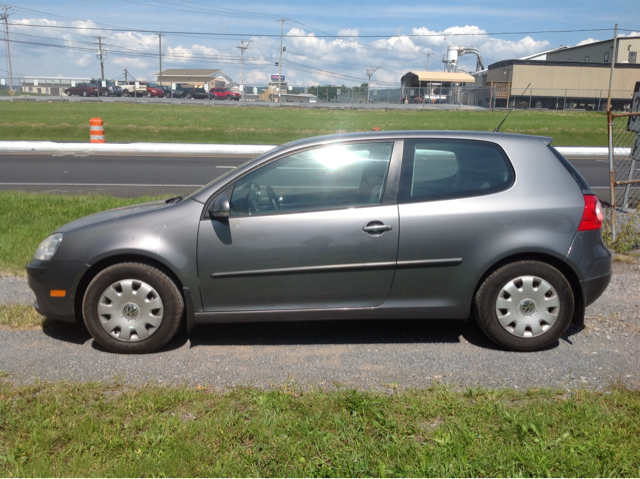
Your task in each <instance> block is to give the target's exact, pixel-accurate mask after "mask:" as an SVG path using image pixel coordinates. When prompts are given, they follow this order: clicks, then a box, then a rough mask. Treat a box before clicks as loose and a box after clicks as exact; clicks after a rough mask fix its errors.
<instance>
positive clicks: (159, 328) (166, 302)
mask: <svg viewBox="0 0 640 479" xmlns="http://www.w3.org/2000/svg"><path fill="white" fill-rule="evenodd" d="M126 282H129V283H130V284H131V285H134V286H133V288H132V292H133V295H134V296H135V294H136V293H137V291H144V289H143V287H144V288H146V287H150V288H151V292H150V293H149V294H148V295H147V296H145V297H139V298H138V297H136V298H135V299H133V300H132V299H131V297H132V296H131V295H129V296H127V294H126V291H125V290H124V289H121V296H122V298H117V297H115V296H113V295H112V294H111V293H112V292H114V291H117V289H114V288H113V286H114V285H116V284H119V283H122V284H125V283H126ZM136 284H137V285H138V288H140V289H138V290H135V285H136ZM140 285H142V286H143V287H141V286H140ZM134 290H135V291H134ZM123 292H124V293H125V294H123ZM109 295H111V296H112V297H114V301H111V300H110V299H109V298H108V297H107V296H109ZM149 299H150V300H151V301H149ZM158 299H159V302H160V303H159V304H160V307H159V308H158V309H153V310H151V309H150V308H148V309H149V310H150V311H151V313H148V314H146V316H147V317H153V318H156V321H157V318H158V317H160V319H159V321H157V325H155V327H154V326H151V325H150V324H148V323H147V322H146V321H145V319H144V318H143V316H145V314H144V308H143V307H138V303H143V302H148V303H150V304H152V303H156V304H157V302H158ZM132 303H133V304H134V308H133V309H134V314H135V315H137V317H134V318H132V319H127V317H126V316H125V314H126V312H127V311H126V309H125V308H127V307H129V306H130V305H131V304H132ZM99 307H100V308H103V309H102V311H104V308H105V307H107V308H110V307H114V309H113V312H114V313H116V314H115V315H114V316H113V319H114V320H117V321H114V322H119V323H126V324H131V325H132V326H130V327H129V328H130V329H129V330H128V334H130V338H129V339H127V338H123V339H120V338H119V337H118V336H120V335H121V334H122V330H121V328H120V326H117V325H115V326H111V325H109V324H106V323H107V322H108V321H109V320H110V319H111V318H112V315H111V314H104V313H102V314H101V313H99V309H98V308H99ZM116 308H117V309H116ZM129 310H131V308H130V307H129ZM183 311H184V301H183V299H182V296H181V295H180V291H179V290H178V288H177V286H176V285H175V283H174V282H173V281H172V280H171V279H170V278H169V277H168V276H167V275H165V274H164V273H163V272H162V271H160V270H158V269H156V268H154V267H152V266H148V265H146V264H142V263H120V264H116V265H113V266H110V267H108V268H105V269H104V270H102V271H101V272H100V273H98V274H97V275H96V277H95V278H93V280H92V281H91V283H89V286H88V287H87V291H86V292H85V295H84V298H83V302H82V314H83V317H84V322H85V324H86V326H87V329H88V330H89V332H90V333H91V335H92V336H93V338H94V339H95V340H96V341H97V342H98V343H99V344H100V345H101V346H102V347H104V348H105V349H107V350H109V351H112V352H114V353H125V354H143V353H150V352H153V351H156V350H158V349H160V348H161V347H162V346H164V345H165V344H167V343H168V342H169V341H170V340H171V338H173V336H175V334H176V332H177V331H178V328H179V327H180V322H181V319H182V313H183ZM129 312H130V311H129ZM151 314H153V315H155V316H151ZM116 315H117V316H116ZM103 322H104V323H105V324H106V325H103ZM148 326H150V327H148ZM112 327H113V328H114V329H111V328H112ZM108 329H109V330H111V332H109V331H108ZM137 331H140V335H144V334H148V336H147V337H145V338H142V339H141V338H140V337H139V336H138V333H137ZM145 331H146V332H145Z"/></svg>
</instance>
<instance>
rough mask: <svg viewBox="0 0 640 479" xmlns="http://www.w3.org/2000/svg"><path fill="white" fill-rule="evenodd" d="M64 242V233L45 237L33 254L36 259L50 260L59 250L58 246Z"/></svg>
mask: <svg viewBox="0 0 640 479" xmlns="http://www.w3.org/2000/svg"><path fill="white" fill-rule="evenodd" d="M61 242H62V233H56V234H54V235H51V236H49V237H48V238H47V239H45V240H44V241H43V242H42V243H40V246H38V249H37V250H36V254H34V255H33V258H34V259H37V260H40V261H49V260H50V259H51V258H53V255H54V254H55V253H56V251H57V250H58V246H60V243H61Z"/></svg>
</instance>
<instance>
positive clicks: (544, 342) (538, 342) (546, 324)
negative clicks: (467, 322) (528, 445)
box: [475, 261, 574, 351]
mask: <svg viewBox="0 0 640 479" xmlns="http://www.w3.org/2000/svg"><path fill="white" fill-rule="evenodd" d="M475 306H476V319H477V321H478V325H479V326H480V329H482V331H483V332H484V333H485V334H486V335H487V336H488V337H489V338H490V339H491V340H493V341H494V342H496V343H498V344H499V345H501V346H503V347H505V348H507V349H510V350H514V351H536V350H538V349H541V348H544V347H545V346H548V345H549V344H551V343H553V342H554V341H557V340H558V338H560V336H562V334H563V333H564V332H565V331H566V330H567V328H568V327H569V325H570V324H571V318H572V317H573V311H574V296H573V291H572V289H571V285H570V284H569V281H567V279H566V278H565V276H564V275H563V274H562V273H561V272H560V271H558V270H557V269H556V268H554V267H553V266H551V265H549V264H546V263H542V262H540V261H518V262H515V263H510V264H507V265H505V266H503V267H501V268H499V269H497V270H496V271H494V272H493V273H492V274H491V275H489V277H488V278H487V279H486V280H485V281H484V283H483V284H482V286H481V287H480V289H479V290H478V292H477V294H476V297H475Z"/></svg>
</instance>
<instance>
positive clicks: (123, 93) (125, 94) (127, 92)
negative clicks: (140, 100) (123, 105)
mask: <svg viewBox="0 0 640 479" xmlns="http://www.w3.org/2000/svg"><path fill="white" fill-rule="evenodd" d="M122 96H125V97H127V98H128V97H129V90H124V91H123V92H122Z"/></svg>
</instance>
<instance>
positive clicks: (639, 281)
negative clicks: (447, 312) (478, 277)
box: [0, 260, 640, 390]
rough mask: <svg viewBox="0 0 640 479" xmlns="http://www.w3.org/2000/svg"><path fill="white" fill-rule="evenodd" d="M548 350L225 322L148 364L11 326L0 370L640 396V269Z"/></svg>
mask: <svg viewBox="0 0 640 479" xmlns="http://www.w3.org/2000/svg"><path fill="white" fill-rule="evenodd" d="M25 287H26V279H25V278H12V277H4V278H0V304H8V303H11V302H14V303H17V302H30V301H32V299H30V298H32V296H29V293H30V291H25V290H24V289H25ZM586 316H587V317H586V321H585V327H584V328H577V327H574V326H572V327H571V328H570V329H569V331H568V332H567V333H566V334H565V335H564V336H563V338H562V339H561V340H560V341H559V342H558V343H557V344H555V345H552V346H551V347H550V348H548V349H547V350H545V351H540V352H535V353H513V352H507V351H502V350H500V349H498V348H496V347H495V346H494V345H493V343H491V342H490V341H488V340H487V339H485V338H484V336H483V335H482V333H481V332H480V331H479V330H478V329H477V327H476V326H475V325H474V324H471V323H464V322H461V321H460V322H459V321H400V320H380V321H370V322H365V321H360V322H358V321H345V322H300V323H262V324H225V325H210V326H198V327H197V328H196V329H195V331H193V333H192V334H191V335H187V333H186V332H185V331H184V330H182V331H180V333H179V334H178V336H177V337H176V338H174V340H172V341H171V342H170V343H169V344H168V345H167V346H166V347H165V348H163V349H162V350H161V351H160V352H158V353H155V354H149V355H145V356H125V355H117V354H112V353H109V352H106V351H103V350H101V349H100V347H99V346H98V345H97V344H96V343H94V341H93V340H92V339H91V337H90V336H89V334H88V333H87V332H86V330H85V329H84V328H83V327H82V326H76V325H70V324H64V323H59V322H56V321H50V320H47V321H45V324H44V327H43V329H42V330H35V331H12V330H7V329H0V371H4V372H6V373H8V374H9V376H8V379H9V380H11V381H14V382H16V383H29V382H34V381H80V382H84V381H107V382H111V381H118V382H123V383H126V384H142V383H147V382H155V383H159V384H187V385H191V386H196V385H208V386H212V387H215V388H217V389H220V390H224V389H225V388H227V387H231V386H238V385H249V386H256V387H265V388H269V387H275V386H278V385H281V384H283V383H285V382H295V383H296V384H298V385H300V386H302V387H318V388H335V387H353V388H357V389H365V390H368V389H373V390H389V389H390V388H418V387H428V386H429V385H431V384H433V383H434V382H439V383H445V384H450V385H451V386H452V387H485V388H501V387H512V388H520V389H526V388H537V387H552V388H563V389H564V388H569V389H575V388H587V389H604V388H607V387H609V386H611V385H613V384H617V385H623V386H626V387H629V388H633V389H640V341H639V340H640V262H638V261H637V260H635V261H633V262H629V263H628V262H615V263H614V276H613V279H612V282H611V284H610V286H609V288H608V289H607V291H606V292H605V293H604V295H603V296H602V297H601V298H600V299H599V300H598V301H596V303H594V304H593V305H591V306H590V307H589V308H588V309H587V314H586Z"/></svg>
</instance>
